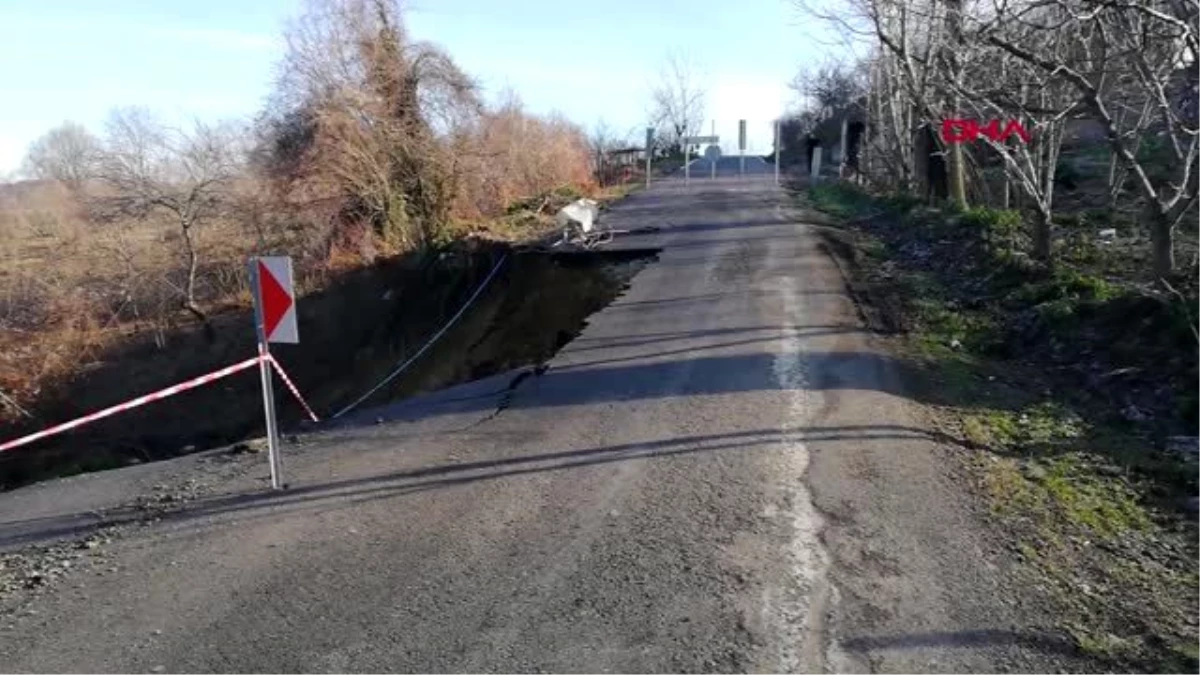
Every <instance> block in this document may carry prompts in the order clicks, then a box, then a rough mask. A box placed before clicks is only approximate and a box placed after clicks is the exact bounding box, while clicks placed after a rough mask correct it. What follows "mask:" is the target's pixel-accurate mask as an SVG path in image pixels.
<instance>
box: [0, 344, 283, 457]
mask: <svg viewBox="0 0 1200 675" xmlns="http://www.w3.org/2000/svg"><path fill="white" fill-rule="evenodd" d="M261 359H262V357H261V356H255V357H254V358H250V359H246V360H245V361H242V362H241V363H235V364H233V365H232V366H228V367H226V368H222V369H220V370H215V371H213V372H211V373H209V374H207V375H201V376H200V377H197V378H194V379H191V380H188V381H187V382H181V383H179V384H176V385H174V386H171V387H167V388H166V389H160V390H159V391H156V392H154V393H153V394H146V395H145V396H139V397H137V398H135V399H133V400H132V401H126V402H125V403H119V404H117V405H114V406H112V407H111V408H105V409H104V410H100V411H97V412H94V413H92V414H90V415H84V416H83V417H80V418H78V419H74V420H71V421H70V422H64V423H62V424H59V425H57V426H53V427H50V428H49V429H43V430H41V431H38V432H36V433H32V434H29V435H28V436H22V437H21V438H17V439H14V440H11V441H8V442H7V443H4V444H0V452H4V451H5V450H12V449H13V448H17V447H20V446H22V445H27V444H29V443H32V442H34V441H37V440H41V439H43V438H46V437H47V436H53V435H55V434H61V433H62V432H64V431H69V430H71V429H74V428H76V427H81V426H83V425H85V424H88V423H89V422H95V421H96V420H98V419H103V418H105V417H109V416H111V415H115V414H117V413H119V412H124V411H126V410H130V409H132V408H136V407H138V406H142V405H145V404H147V403H151V402H153V401H158V400H161V399H164V398H167V397H168V396H174V395H175V394H178V393H179V392H181V391H187V390H188V389H195V388H196V387H199V386H200V385H202V384H208V383H209V382H212V381H213V380H219V379H221V378H222V377H228V376H230V375H232V374H234V373H236V372H239V371H242V370H245V369H247V368H253V367H254V366H256V365H258V363H259V361H260V360H261Z"/></svg>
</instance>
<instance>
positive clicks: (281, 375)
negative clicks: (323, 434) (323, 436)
mask: <svg viewBox="0 0 1200 675" xmlns="http://www.w3.org/2000/svg"><path fill="white" fill-rule="evenodd" d="M267 360H268V361H270V362H271V366H272V367H274V368H275V372H277V373H279V379H281V380H283V383H284V384H286V385H287V388H288V389H289V390H291V392H292V396H295V397H296V400H297V401H299V402H300V405H301V406H302V407H303V408H304V412H306V413H308V417H309V419H311V420H312V421H314V422H320V421H321V420H319V419H317V414H316V413H314V412H313V411H312V408H310V407H308V403H306V402H305V401H304V397H303V396H301V395H300V390H299V389H297V388H296V385H294V384H292V379H291V378H290V377H288V375H287V373H286V372H285V371H284V370H283V366H282V365H280V363H279V362H278V361H276V360H275V357H274V356H272V355H271V354H267Z"/></svg>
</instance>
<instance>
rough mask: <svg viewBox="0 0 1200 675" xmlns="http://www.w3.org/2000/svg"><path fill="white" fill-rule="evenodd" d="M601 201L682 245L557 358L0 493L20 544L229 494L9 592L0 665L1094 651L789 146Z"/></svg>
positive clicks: (877, 662)
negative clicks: (1011, 548)
mask: <svg viewBox="0 0 1200 675" xmlns="http://www.w3.org/2000/svg"><path fill="white" fill-rule="evenodd" d="M722 161H723V162H725V161H728V160H722ZM602 222H605V223H607V224H608V225H610V226H612V227H638V226H643V225H657V226H660V227H661V228H662V230H661V231H660V232H659V233H658V234H656V235H652V236H633V237H626V238H624V239H621V238H618V239H617V240H616V241H615V242H614V244H613V245H614V246H645V245H657V246H661V247H663V252H662V254H661V257H660V260H659V261H658V262H657V263H654V264H652V265H650V266H648V267H647V268H646V269H644V270H643V271H642V272H641V273H640V274H639V275H638V276H637V277H636V278H635V279H634V280H633V283H632V285H631V287H630V289H629V290H628V292H627V293H626V294H625V295H623V296H622V297H621V298H619V299H618V300H617V301H616V302H615V303H614V304H612V305H611V306H609V307H608V308H606V309H604V310H603V311H601V312H599V313H598V314H596V315H593V316H592V317H591V319H590V320H589V325H588V327H587V328H586V330H585V331H584V332H583V334H582V335H581V336H579V337H578V338H577V339H575V340H574V341H573V342H571V343H570V344H569V345H567V347H566V348H565V349H564V350H563V351H562V352H561V353H560V354H559V355H558V356H557V357H556V358H554V359H553V361H552V362H551V363H550V364H549V368H548V369H547V370H546V371H545V372H544V373H542V374H541V375H531V376H529V377H525V378H523V379H522V380H521V381H520V382H519V383H518V384H517V385H516V386H515V388H512V389H509V388H508V385H509V383H510V381H511V380H512V378H511V377H510V376H504V377H496V378H491V379H489V380H486V381H483V382H479V383H474V384H471V385H466V386H463V387H459V388H455V389H453V390H448V391H446V392H443V393H441V394H439V395H434V396H431V397H426V398H423V399H420V400H414V401H411V402H408V403H406V404H403V405H398V406H395V407H393V408H390V409H387V410H377V411H366V412H364V413H363V414H362V415H360V416H359V418H358V419H359V420H362V421H365V422H368V423H366V424H361V425H354V426H349V427H346V428H342V429H338V430H334V431H330V432H326V433H322V434H318V435H315V436H310V437H304V438H302V439H301V440H300V443H299V444H291V445H288V446H287V448H286V452H287V455H286V463H287V471H288V479H289V481H290V483H291V486H292V487H291V489H290V490H288V491H287V492H285V493H282V494H270V493H267V492H264V491H263V490H262V486H263V484H264V481H265V477H266V464H265V459H264V458H263V457H262V456H261V455H242V456H229V455H227V454H225V453H205V454H203V455H198V456H192V457H187V458H183V459H180V460H177V461H172V462H164V463H160V464H155V465H144V466H139V467H134V468H131V469H126V470H120V471H112V472H106V473H103V474H95V475H91V476H82V477H77V478H74V479H70V480H64V481H54V482H50V483H46V484H43V485H39V486H33V487H30V488H26V489H22V490H17V491H14V492H12V493H8V494H3V495H0V546H7V547H8V548H9V549H12V548H13V547H16V546H18V545H21V544H28V543H30V542H38V541H44V540H45V539H46V538H48V537H53V536H59V535H67V534H71V533H72V532H75V531H77V529H78V528H83V529H85V530H86V529H87V528H89V527H92V526H94V525H95V524H96V523H98V522H101V521H105V520H107V521H108V522H112V521H113V520H117V519H120V518H121V517H122V512H120V511H110V512H105V511H104V509H106V508H109V507H111V506H113V505H114V504H119V503H122V502H124V501H127V500H128V499H129V498H130V497H131V495H134V494H156V487H157V488H158V489H159V491H162V490H166V491H167V492H168V493H169V491H170V490H172V489H175V488H172V487H170V486H179V485H188V486H189V489H190V488H196V489H197V490H199V493H200V494H202V495H203V496H201V497H200V498H199V499H197V500H195V501H193V502H191V503H190V504H189V505H188V506H187V507H186V508H185V509H183V510H182V511H181V512H178V513H176V514H174V515H170V516H165V517H163V519H162V520H161V521H158V522H152V523H150V524H146V525H130V526H128V527H127V528H126V529H125V530H124V531H123V532H121V533H119V534H118V535H117V536H115V538H114V539H113V540H112V541H111V542H110V543H107V544H104V545H102V546H99V547H97V548H96V549H95V550H94V551H87V552H85V554H84V555H82V557H80V558H79V559H78V560H77V561H76V562H75V564H74V567H72V568H71V570H69V571H67V572H64V573H63V575H62V577H61V579H59V580H58V581H57V582H56V583H54V584H52V585H50V586H48V587H47V588H45V589H44V590H40V591H38V592H36V593H32V592H31V593H30V594H29V595H28V597H25V596H22V597H21V598H17V599H10V600H9V601H8V604H7V605H6V606H5V607H4V610H5V612H6V613H5V614H3V615H0V670H6V671H124V672H138V671H151V670H157V671H159V672H161V671H167V672H174V671H254V672H259V671H271V672H287V671H433V672H438V671H538V670H550V671H564V672H566V671H569V672H579V671H586V672H607V671H622V672H642V671H750V670H753V671H762V670H770V671H797V670H800V671H823V670H824V671H847V670H850V671H862V670H892V671H896V670H900V671H923V670H936V671H947V672H960V671H970V670H974V671H980V670H982V671H997V670H1013V669H1017V670H1042V671H1046V670H1048V669H1050V670H1051V671H1052V669H1056V668H1059V667H1064V666H1070V663H1069V662H1067V661H1065V660H1064V659H1066V658H1067V657H1065V656H1063V655H1062V654H1060V653H1059V651H1058V648H1057V647H1056V646H1055V645H1054V644H1053V643H1043V642H1037V641H1036V640H1034V639H1033V638H1032V637H1031V635H1032V633H1031V632H1030V628H1031V625H1032V624H1033V623H1035V619H1034V618H1033V617H1035V616H1036V615H1037V608H1036V607H1033V606H1030V605H1022V602H1024V601H1023V600H1022V592H1021V591H1022V589H1021V587H1020V583H1019V582H1018V581H1016V580H1015V577H1014V576H1013V575H1012V573H1011V570H1010V569H1009V567H1008V563H1007V562H1006V561H1007V560H1008V558H1007V557H1006V555H1007V554H1006V553H1005V548H1004V547H1003V546H1002V545H1001V544H998V543H993V542H991V541H990V540H989V539H988V537H987V534H986V529H985V526H984V525H983V523H982V521H981V520H980V519H979V517H978V514H977V509H976V507H975V506H974V503H973V501H972V500H971V499H970V496H969V494H968V490H969V486H967V485H965V484H964V483H963V482H962V481H961V477H960V476H959V475H958V474H956V473H955V470H954V468H953V467H954V462H952V461H948V457H949V456H950V455H949V453H952V452H953V450H950V449H946V448H941V447H939V446H937V445H936V444H934V443H933V442H931V441H930V440H928V439H927V438H926V436H925V435H924V433H923V432H922V431H921V424H920V423H919V415H918V414H917V411H916V408H915V407H914V405H913V403H912V402H911V401H909V400H908V399H907V394H906V393H905V389H904V387H903V377H904V372H905V368H906V367H907V366H906V365H905V364H904V363H903V362H901V361H898V360H896V359H894V358H892V357H890V356H888V355H887V354H886V353H885V352H883V351H881V350H880V349H879V348H878V345H876V343H875V340H874V339H873V338H872V337H871V336H870V335H868V334H867V333H866V332H865V331H864V330H863V328H862V326H861V323H860V321H859V318H858V315H857V313H856V311H855V308H854V306H853V304H852V302H851V301H850V300H849V299H848V297H847V296H846V293H845V291H844V284H843V281H842V279H841V277H840V275H839V272H838V268H837V266H836V265H835V263H834V261H833V260H832V259H831V258H830V257H829V256H828V255H827V254H826V253H825V252H824V251H823V249H822V248H821V246H820V244H819V238H818V236H817V235H816V234H815V233H814V231H813V229H812V228H811V227H810V226H808V225H804V224H802V223H801V222H799V218H798V216H797V215H796V214H795V213H794V212H793V211H792V210H791V208H790V207H789V206H788V204H787V203H786V201H785V200H784V198H783V196H782V194H781V192H780V191H779V190H778V189H777V188H775V187H774V185H773V183H772V181H771V180H770V179H769V177H767V176H763V175H761V173H760V175H758V176H757V177H753V176H752V177H732V178H727V179H718V180H716V181H712V180H707V181H703V180H696V181H693V182H692V184H691V186H689V187H684V186H683V185H682V181H681V180H673V181H665V182H663V183H661V184H659V185H657V186H655V187H654V188H653V189H652V190H650V191H648V192H642V193H637V194H635V195H633V196H631V197H630V198H629V199H627V200H626V201H624V202H622V203H621V204H620V205H619V206H618V207H617V208H615V209H614V210H613V211H611V212H609V213H608V214H606V216H605V217H604V220H602ZM375 419H380V420H383V423H381V424H374V423H372V422H374V421H375ZM188 481H191V483H188Z"/></svg>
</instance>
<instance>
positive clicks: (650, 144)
mask: <svg viewBox="0 0 1200 675" xmlns="http://www.w3.org/2000/svg"><path fill="white" fill-rule="evenodd" d="M653 155H654V127H646V189H650V158H651V157H652V156H653Z"/></svg>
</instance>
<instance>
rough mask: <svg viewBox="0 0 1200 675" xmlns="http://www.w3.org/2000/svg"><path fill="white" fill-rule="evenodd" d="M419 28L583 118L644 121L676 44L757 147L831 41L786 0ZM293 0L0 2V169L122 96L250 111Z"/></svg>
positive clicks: (670, 1) (413, 29)
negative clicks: (744, 121) (745, 125)
mask: <svg viewBox="0 0 1200 675" xmlns="http://www.w3.org/2000/svg"><path fill="white" fill-rule="evenodd" d="M408 7H409V10H408V16H407V21H408V28H409V32H410V33H411V34H412V35H413V37H415V38H418V39H424V40H430V41H433V42H437V43H439V44H441V45H442V46H444V47H445V48H446V49H448V50H449V51H450V53H451V54H452V55H453V56H454V58H455V59H456V60H457V61H458V62H459V64H460V65H461V66H462V67H463V68H464V69H465V70H467V71H468V72H469V73H471V74H472V75H474V76H476V77H477V78H478V79H479V81H480V82H481V84H482V85H483V86H484V88H485V91H486V92H487V93H488V94H489V95H494V94H496V93H497V92H499V91H500V90H501V89H503V88H505V87H510V88H512V89H513V90H515V91H516V92H517V93H518V94H519V95H520V96H521V98H522V100H524V102H525V103H526V105H527V107H528V108H529V109H530V110H532V111H534V112H541V113H545V112H550V111H552V110H558V111H559V112H562V113H563V114H565V115H566V116H567V117H569V118H571V119H572V120H574V121H576V122H578V123H580V124H582V125H584V126H586V127H588V128H590V127H592V126H593V125H594V124H595V123H596V122H597V121H598V120H600V119H604V120H606V121H607V122H608V123H609V124H610V126H612V127H615V128H617V129H620V130H626V129H636V128H639V127H642V126H643V125H644V122H645V113H646V108H647V98H648V89H649V85H650V83H651V82H652V81H653V80H654V78H655V74H656V72H657V71H658V69H659V67H660V65H661V63H662V60H663V58H664V56H665V54H666V53H667V52H668V50H671V49H676V50H682V51H684V52H686V53H687V54H688V55H689V56H690V57H691V58H692V59H693V60H694V61H695V62H697V63H698V64H699V65H700V66H701V68H702V70H703V71H704V74H705V82H706V83H707V85H708V87H709V89H710V95H709V100H710V106H709V108H710V111H711V114H712V115H713V116H714V117H716V118H717V119H720V120H722V123H721V124H720V127H719V129H718V133H721V134H722V135H723V136H725V137H726V138H729V137H731V136H733V135H736V120H737V119H738V118H743V117H744V118H748V119H750V120H751V123H750V127H751V135H752V138H751V141H752V143H753V145H755V146H757V147H756V149H759V148H762V149H765V148H766V147H768V146H769V145H770V138H769V128H770V127H769V120H770V119H772V118H773V117H775V116H776V115H777V114H778V113H779V112H780V110H781V109H782V107H783V106H784V105H785V104H786V102H787V101H788V100H789V99H790V93H789V92H788V91H787V89H786V86H785V85H786V83H787V81H788V80H789V79H790V78H791V76H792V75H793V74H794V73H795V72H796V69H797V68H798V67H799V66H800V64H801V63H803V62H805V61H812V60H814V59H817V58H819V57H820V56H821V55H822V54H823V53H824V52H826V51H827V48H825V47H822V46H821V45H818V44H815V43H814V42H813V41H812V40H811V39H809V38H808V37H806V32H805V28H804V27H803V26H802V25H801V21H800V20H799V18H798V15H797V13H796V10H795V9H794V8H793V6H792V4H791V2H789V0H737V1H736V2H735V1H733V0H690V1H687V2H677V1H675V0H600V1H595V0H592V1H589V2H568V1H564V0H557V1H551V0H414V1H412V2H409V3H408ZM302 8H303V7H302V3H301V1H300V0H197V1H193V2H178V1H175V0H102V1H101V0H94V1H90V2H89V1H86V0H40V1H38V0H0V73H2V75H0V175H2V174H4V173H7V172H10V171H13V170H14V169H16V168H17V167H18V166H19V164H20V161H21V158H22V157H23V156H24V153H25V150H26V148H27V146H28V144H29V143H30V142H31V141H32V140H33V139H35V138H37V137H38V136H39V135H41V134H42V133H43V132H44V131H46V130H47V129H49V128H50V127H52V126H55V125H56V124H58V123H60V122H62V121H63V120H67V119H70V120H74V121H77V122H80V123H82V124H84V125H85V126H87V127H89V128H91V129H93V130H94V131H97V132H99V131H100V130H101V129H102V124H103V120H104V118H105V115H106V113H107V112H108V110H110V109H111V108H113V107H114V106H122V105H146V106H149V107H150V108H152V109H154V110H156V111H157V112H159V113H160V114H162V115H163V116H165V117H167V118H168V119H175V120H185V119H189V118H192V117H197V118H201V119H206V120H212V119H219V118H225V117H248V116H252V115H253V114H254V113H256V112H257V111H258V110H259V109H260V107H261V105H262V102H263V99H264V98H265V96H266V95H267V93H268V91H269V88H270V83H271V78H272V75H273V72H274V67H275V64H276V62H277V60H278V59H279V57H280V54H281V44H280V33H281V30H282V27H283V25H284V23H285V21H286V20H287V19H288V18H289V17H293V16H295V15H297V14H298V13H300V12H301V10H302Z"/></svg>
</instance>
